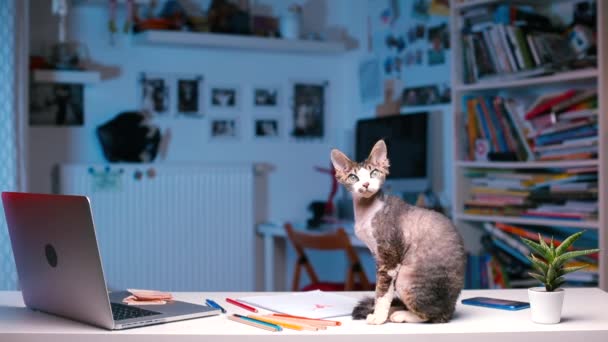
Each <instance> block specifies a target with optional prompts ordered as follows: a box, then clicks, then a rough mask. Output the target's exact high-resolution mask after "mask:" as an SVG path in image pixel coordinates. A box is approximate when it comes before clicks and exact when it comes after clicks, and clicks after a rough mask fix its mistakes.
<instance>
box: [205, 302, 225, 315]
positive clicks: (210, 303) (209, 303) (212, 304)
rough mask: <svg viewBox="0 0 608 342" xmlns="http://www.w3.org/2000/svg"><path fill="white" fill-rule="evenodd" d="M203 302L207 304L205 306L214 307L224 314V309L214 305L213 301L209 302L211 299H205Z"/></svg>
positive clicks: (216, 304)
mask: <svg viewBox="0 0 608 342" xmlns="http://www.w3.org/2000/svg"><path fill="white" fill-rule="evenodd" d="M205 302H206V303H207V305H209V306H211V307H214V308H216V309H220V310H222V313H226V309H224V308H223V307H221V306H220V305H219V304H218V303H216V302H215V301H213V300H211V299H205Z"/></svg>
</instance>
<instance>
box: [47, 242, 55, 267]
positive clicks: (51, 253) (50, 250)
mask: <svg viewBox="0 0 608 342" xmlns="http://www.w3.org/2000/svg"><path fill="white" fill-rule="evenodd" d="M44 253H45V254H46V261H48V263H49V265H51V267H57V252H55V247H53V246H51V244H47V245H46V246H44Z"/></svg>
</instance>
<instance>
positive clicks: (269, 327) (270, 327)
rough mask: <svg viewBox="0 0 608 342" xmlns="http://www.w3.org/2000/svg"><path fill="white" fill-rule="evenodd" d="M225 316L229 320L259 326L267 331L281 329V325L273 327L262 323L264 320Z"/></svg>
mask: <svg viewBox="0 0 608 342" xmlns="http://www.w3.org/2000/svg"><path fill="white" fill-rule="evenodd" d="M227 317H228V319H229V320H231V321H235V322H239V323H243V324H247V325H250V326H252V327H256V328H260V329H264V330H268V331H281V327H278V328H275V327H272V326H270V325H266V324H264V322H260V323H258V322H255V321H253V320H249V319H246V318H241V317H237V316H227Z"/></svg>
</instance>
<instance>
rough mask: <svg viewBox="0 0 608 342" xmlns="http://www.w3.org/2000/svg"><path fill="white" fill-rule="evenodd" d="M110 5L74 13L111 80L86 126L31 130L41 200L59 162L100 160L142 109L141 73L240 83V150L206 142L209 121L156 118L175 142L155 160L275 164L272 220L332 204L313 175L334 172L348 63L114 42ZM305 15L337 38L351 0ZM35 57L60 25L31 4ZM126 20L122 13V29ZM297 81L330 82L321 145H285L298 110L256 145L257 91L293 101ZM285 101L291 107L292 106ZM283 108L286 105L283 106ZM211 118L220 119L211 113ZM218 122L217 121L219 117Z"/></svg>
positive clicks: (89, 109) (32, 172)
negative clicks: (121, 120) (104, 133)
mask: <svg viewBox="0 0 608 342" xmlns="http://www.w3.org/2000/svg"><path fill="white" fill-rule="evenodd" d="M104 3H105V2H103V1H97V2H94V4H87V5H83V4H81V5H79V6H73V7H72V8H71V9H70V15H69V18H68V22H69V30H68V39H69V40H74V41H78V42H81V43H83V44H85V45H86V47H87V49H88V51H89V54H90V57H91V59H92V60H93V62H94V66H95V67H96V68H98V69H101V70H103V71H104V78H105V79H104V80H103V81H102V82H101V83H99V84H94V85H88V86H86V88H85V94H84V98H85V124H84V126H81V127H45V126H31V127H30V130H29V134H30V144H29V152H30V153H29V179H30V181H29V188H30V190H31V191H35V192H48V191H50V190H51V178H50V174H51V170H52V167H53V165H55V164H56V163H61V162H87V163H88V162H91V163H93V162H102V161H104V159H103V156H102V153H101V149H100V146H99V144H98V142H97V140H96V138H95V135H94V130H95V128H96V127H97V126H98V125H99V124H101V123H103V122H105V121H106V120H109V119H110V118H112V117H113V116H114V115H116V114H118V113H119V112H121V111H125V110H133V109H137V107H138V101H139V97H138V94H137V79H138V76H139V73H140V72H142V71H147V72H171V73H185V74H193V73H195V74H202V75H203V76H204V77H205V80H206V81H208V84H209V83H215V84H235V85H239V86H240V88H241V91H242V94H243V95H244V97H243V100H244V101H243V103H244V106H243V107H242V110H241V112H240V114H239V115H240V119H241V123H242V124H243V126H242V128H243V132H244V136H243V137H242V138H241V139H240V140H239V141H238V142H221V143H220V142H212V141H210V139H209V137H208V125H209V123H208V118H204V119H162V120H161V119H158V120H155V122H154V123H155V124H157V125H159V126H161V127H162V128H163V129H170V131H171V142H170V145H169V149H168V153H167V155H166V158H165V159H164V160H157V162H177V161H179V162H182V161H187V162H199V161H200V162H224V161H228V162H230V161H238V162H243V161H248V162H268V163H270V164H272V165H274V167H275V170H274V171H273V172H272V174H271V178H270V182H269V190H270V196H269V198H270V203H269V218H270V219H274V220H277V221H281V220H283V219H298V220H302V219H304V218H307V217H308V216H309V213H308V212H307V210H306V207H307V205H308V204H309V202H310V201H312V200H323V199H325V198H326V196H327V194H328V191H329V185H330V177H329V176H328V175H326V174H321V173H319V172H317V171H315V170H314V169H313V167H314V166H317V165H318V166H324V167H327V166H329V162H330V161H329V151H330V149H331V147H333V146H336V144H337V142H339V141H341V140H343V139H342V133H341V131H342V127H343V126H344V123H343V122H344V118H345V117H348V116H349V115H347V114H345V113H346V106H347V103H348V102H349V101H348V100H346V101H345V100H344V98H345V96H344V94H345V93H346V89H347V87H346V85H345V83H344V79H343V73H342V72H341V70H343V67H342V60H343V57H342V56H339V55H338V56H316V55H306V54H281V53H267V52H250V51H245V50H221V49H209V50H208V49H203V48H175V47H156V46H155V47H149V46H146V47H144V46H137V45H135V44H133V42H132V41H131V39H130V38H129V37H128V36H125V35H123V34H119V35H118V36H117V37H116V42H115V44H114V45H111V44H110V36H109V33H108V30H107V25H108V24H107V23H108V9H107V8H106V6H105V5H102V4H104ZM300 3H302V4H303V5H304V8H305V13H306V16H305V18H304V25H305V28H304V30H305V31H306V30H309V31H310V30H313V29H316V28H317V27H320V28H323V29H329V30H333V32H335V31H336V29H335V28H336V26H335V25H334V23H333V22H331V21H330V20H333V18H340V15H342V16H343V15H345V14H339V13H338V11H339V10H341V9H342V8H341V7H344V6H345V3H346V1H338V2H335V1H332V2H326V1H306V2H305V1H300ZM258 5H259V6H260V8H262V9H265V10H267V11H268V10H269V9H274V13H275V15H278V14H280V13H281V12H282V11H283V10H284V8H285V7H286V6H287V3H286V2H282V1H264V2H258ZM31 8H32V13H31V22H32V23H35V24H33V25H32V29H31V51H32V53H44V52H45V51H46V49H47V47H48V46H49V44H50V43H51V42H53V41H54V39H55V37H56V28H55V27H56V22H57V19H56V17H53V16H51V15H50V13H51V11H50V1H46V0H32V1H31ZM124 15H125V9H124V8H123V6H119V9H118V17H119V19H118V22H119V24H120V23H122V19H121V18H122V17H123V16H124ZM292 80H312V81H319V80H328V81H329V89H328V94H327V98H328V104H327V108H326V110H327V111H326V127H325V132H326V133H325V138H324V139H323V140H322V141H295V140H293V139H291V138H289V137H288V128H289V127H290V126H291V115H292V114H291V111H290V110H289V108H288V106H287V105H285V106H283V110H282V112H281V115H282V118H283V121H282V123H283V125H284V127H283V132H282V133H283V137H282V138H281V140H279V141H272V142H261V141H256V140H254V137H253V134H252V133H251V131H252V119H251V111H250V109H251V106H249V103H250V102H251V99H252V95H251V93H250V92H251V87H252V86H254V85H257V84H280V85H281V86H282V89H283V91H284V92H283V95H284V99H285V98H287V97H288V96H290V94H289V92H288V89H289V85H290V82H291V81H292ZM286 102H287V101H286ZM286 102H285V103H286ZM209 114H211V115H213V113H209ZM216 116H217V115H216Z"/></svg>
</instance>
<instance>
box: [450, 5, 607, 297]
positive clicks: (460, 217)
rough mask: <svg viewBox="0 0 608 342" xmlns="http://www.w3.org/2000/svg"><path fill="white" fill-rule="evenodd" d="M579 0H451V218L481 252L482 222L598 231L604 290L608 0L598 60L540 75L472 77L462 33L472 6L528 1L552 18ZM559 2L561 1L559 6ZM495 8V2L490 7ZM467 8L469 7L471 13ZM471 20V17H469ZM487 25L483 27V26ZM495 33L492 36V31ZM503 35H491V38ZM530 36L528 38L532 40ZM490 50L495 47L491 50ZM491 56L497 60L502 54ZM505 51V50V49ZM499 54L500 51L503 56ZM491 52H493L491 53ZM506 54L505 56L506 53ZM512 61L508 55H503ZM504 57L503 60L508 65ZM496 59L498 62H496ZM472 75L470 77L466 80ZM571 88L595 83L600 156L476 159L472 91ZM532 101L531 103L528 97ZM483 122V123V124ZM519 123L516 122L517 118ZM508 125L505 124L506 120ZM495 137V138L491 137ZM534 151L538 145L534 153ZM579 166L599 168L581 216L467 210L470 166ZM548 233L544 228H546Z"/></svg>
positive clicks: (600, 9)
mask: <svg viewBox="0 0 608 342" xmlns="http://www.w3.org/2000/svg"><path fill="white" fill-rule="evenodd" d="M575 2H576V1H548V0H546V1H544V0H536V1H507V0H469V1H466V0H452V1H451V6H450V8H451V13H450V15H451V25H452V30H451V32H450V39H451V47H452V70H451V79H452V101H453V115H454V120H453V122H454V126H453V141H454V150H453V153H452V155H453V156H454V157H453V158H454V159H453V165H454V168H453V179H454V193H453V198H452V203H453V206H452V218H453V219H454V221H455V223H456V225H457V226H458V228H459V229H460V231H461V233H462V235H463V237H464V239H465V247H466V249H467V251H468V252H470V253H472V254H475V253H483V251H484V246H483V245H482V243H481V242H480V240H481V237H482V236H483V235H484V229H483V228H482V225H483V224H484V223H485V222H492V223H503V224H511V225H515V226H517V225H522V226H525V227H541V228H548V227H570V228H573V229H575V228H576V229H585V230H587V231H591V232H593V233H597V246H598V247H599V248H600V249H601V251H600V254H599V257H598V260H599V263H598V268H597V274H598V285H599V287H600V288H602V289H603V290H608V258H607V257H606V256H607V253H608V117H607V115H608V113H607V112H608V95H606V94H608V93H607V91H608V36H607V35H608V22H607V21H608V2H607V1H601V0H596V3H595V6H596V13H597V17H596V23H597V24H596V25H597V62H596V63H595V64H596V65H587V66H586V67H581V68H577V69H572V70H566V71H561V72H557V71H554V72H551V73H547V74H544V75H542V76H536V77H529V78H515V77H509V76H508V74H505V75H506V76H505V77H490V78H488V80H484V79H476V80H474V81H471V80H470V79H468V78H467V77H468V76H466V77H465V73H467V72H469V70H468V69H470V68H469V66H470V64H469V66H467V65H466V63H467V61H466V60H465V56H466V57H468V56H470V55H467V49H470V46H474V47H475V45H468V46H469V47H467V44H470V43H468V42H466V39H465V38H464V37H463V36H464V35H465V34H468V33H470V32H469V31H464V30H463V28H465V21H466V19H465V17H466V15H470V13H471V12H470V11H472V10H475V9H478V8H483V7H488V6H499V5H501V4H510V5H513V6H518V5H519V4H526V5H530V6H531V7H533V8H534V10H535V12H536V13H541V14H548V13H551V18H552V20H554V19H555V16H553V13H552V12H553V11H556V10H563V9H564V8H565V6H571V4H573V3H575ZM560 6H561V7H560ZM492 8H496V7H492ZM467 11H469V12H468V13H467ZM467 23H469V21H467ZM484 29H485V28H484ZM490 37H491V36H490ZM497 41H498V42H500V40H494V41H492V40H490V42H497ZM528 42H529V41H528ZM492 53H497V52H496V51H495V52H492ZM496 56H497V55H496V54H495V55H494V56H491V57H492V58H494V59H493V61H494V62H496V61H497V60H498V59H497V58H498V57H496ZM503 56H504V55H503ZM499 57H500V56H499ZM488 58H489V57H488ZM503 58H505V57H503ZM504 60H506V61H507V62H508V60H507V59H506V58H505V59H504ZM507 62H504V63H505V64H503V65H508V63H507ZM495 65H496V64H495ZM465 80H466V81H468V82H465ZM571 88H580V89H597V139H596V140H597V142H596V143H597V153H596V154H597V156H593V157H591V158H581V159H574V160H565V159H564V160H538V158H536V159H535V158H531V159H527V160H524V161H520V160H521V159H520V160H508V161H496V160H476V159H475V157H474V156H473V159H471V154H472V153H473V152H472V151H470V150H469V146H468V145H470V144H469V143H470V139H469V141H467V140H468V138H469V136H468V135H467V134H468V132H467V128H466V127H467V126H466V124H467V123H468V121H467V118H468V117H469V116H468V115H469V114H467V110H469V109H470V107H467V105H468V103H467V101H468V99H470V98H471V97H488V96H500V97H504V98H506V97H511V96H512V97H515V98H517V97H518V96H522V94H526V93H534V94H536V95H542V94H543V93H545V92H546V93H552V92H557V91H564V90H567V89H571ZM528 104H530V103H528ZM480 125H481V124H480ZM513 125H515V123H514V124H513ZM503 127H504V126H503ZM490 143H491V142H490ZM534 154H536V150H535V153H534ZM575 168H597V171H596V172H597V215H596V216H594V217H589V218H587V219H582V220H562V219H554V218H552V217H530V216H525V215H523V216H520V215H513V216H509V214H508V213H507V214H493V213H489V212H488V213H486V212H478V213H474V214H471V213H470V212H468V211H466V210H465V208H466V205H467V203H470V200H471V197H472V194H471V191H472V189H473V187H474V182H475V181H476V180H475V179H472V178H471V176H470V174H471V172H473V173H475V172H481V173H484V172H488V173H489V172H502V173H510V172H522V173H526V172H535V171H545V170H562V171H563V170H572V169H575ZM543 235H545V234H543Z"/></svg>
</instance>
